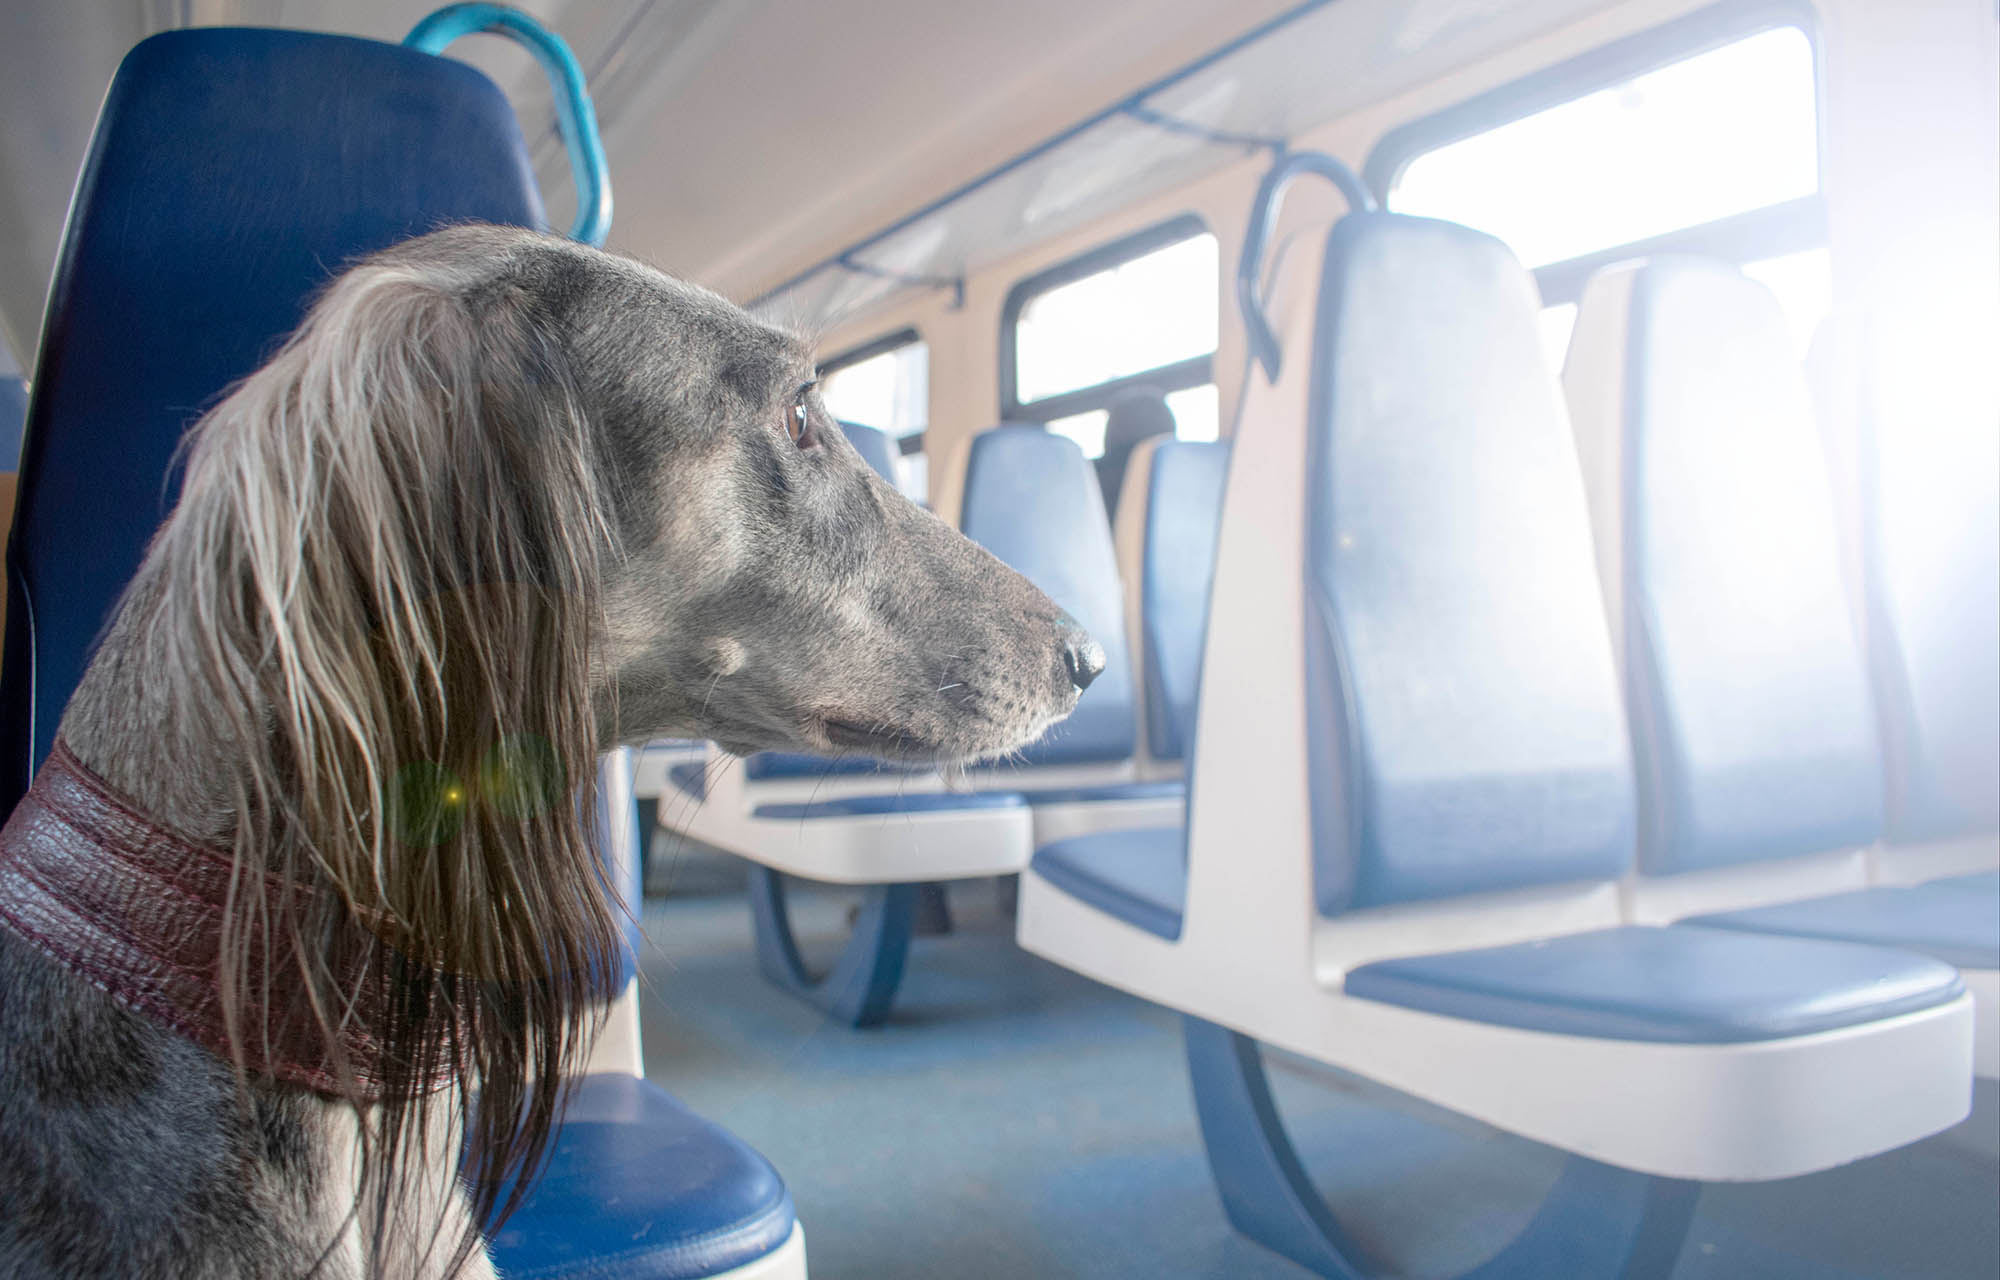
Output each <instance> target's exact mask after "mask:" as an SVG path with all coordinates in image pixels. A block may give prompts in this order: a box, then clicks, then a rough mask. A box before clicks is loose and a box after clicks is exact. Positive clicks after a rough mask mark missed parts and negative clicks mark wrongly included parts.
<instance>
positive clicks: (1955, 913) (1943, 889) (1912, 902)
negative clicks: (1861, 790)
mask: <svg viewBox="0 0 2000 1280" xmlns="http://www.w3.org/2000/svg"><path fill="white" fill-rule="evenodd" d="M1966 879H1968V880H1970V879H1974V877H1969V876H1968V877H1966ZM1691 923H1694V924H1703V925H1708V926H1710V927H1712V928H1718V929H1746V930H1749V931H1751V932H1753V933H1778V934H1789V935H1791V936H1793V937H1800V938H1834V939H1838V940H1840V941H1844V942H1870V943H1874V944H1876V945H1877V946H1884V947H1903V948H1905V949H1907V950H1910V951H1921V952H1923V953H1924V954H1925V955H1927V956H1935V957H1936V958H1938V959H1939V960H1942V961H1944V962H1945V963H1946V964H1952V965H1957V966H1958V967H1959V968H1961V969H2000V892H1996V891H1994V890H1991V889H1989V890H1988V891H1987V892H1985V893H1981V892H1979V891H1978V889H1977V888H1976V887H1975V888H1970V889H1968V888H1963V887H1960V886H1958V885H1955V884H1952V883H1951V882H1949V881H1946V882H1942V883H1935V884H1923V885H1917V886H1915V887H1912V888H1897V887H1894V886H1889V885H1880V886H1876V887H1875V888H1871V889H1857V890H1855V891H1854V892H1852V893H1839V894H1834V895H1832V896H1830V897H1825V898H1812V899H1809V900H1807V901H1805V902H1786V903H1781V904H1779V905H1778V906H1775V907H1757V908H1754V909H1752V910H1749V911H1727V912H1722V913H1720V914H1717V915H1711V916H1702V917H1699V918H1698V919H1696V920H1694V921H1692V922H1691Z"/></svg>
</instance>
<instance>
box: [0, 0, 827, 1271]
mask: <svg viewBox="0 0 2000 1280" xmlns="http://www.w3.org/2000/svg"><path fill="white" fill-rule="evenodd" d="M462 221H487V222H495V223H502V224H513V225H520V226H532V227H539V226H541V225H542V221H543V218H542V204H541V199H540V197H539V195H538V193H537V191H536V189H535V185H534V180H533V173H532V167H531V165H530V164H529V161H528V156H527V151H526V148H525V146H524V145H523V142H522V138H521V133H520V127H519V125H518V123H517V122H516V120H515V118H514V112H513V109H512V108H511V107H510V106H509V105H508V102H507V100H506V98H505V97H504V96H503V95H502V94H501V93H500V91H499V90H498V89H497V88H496V87H495V86H494V85H493V84H492V83H491V82H490V81H489V80H487V79H486V78H485V77H484V76H483V75H481V74H480V73H479V72H477V71H475V70H474V69H473V68H471V67H469V66H466V65H464V64H462V63H459V62H455V61H451V60H448V59H445V58H441V57H435V56H432V55H430V54H424V53H418V52H414V51H411V50H408V49H404V48H400V47H398V46H394V45H387V44H380V43H377V42H374V41H368V40H357V39H350V38H347V37H342V36H326V35H316V34H312V33H307V32H299V31H276V30H269V31H267V30H239V29H228V28H206V29H197V30H182V31H173V32H168V33H166V34H163V35H159V36H155V37H153V38H151V39H149V40H146V41H144V42H143V43H141V44H140V45H138V46H137V47H136V48H134V49H133V50H132V51H131V52H130V53H129V54H128V55H127V56H126V58H125V61H124V63H123V64H122V65H121V66H120V68H119V71H118V74H117V78H116V79H115V80H114V81H113V82H112V85H111V88H110V90H109V92H108V94H107V95H106V98H105V101H104V106H103V109H102V111H101V112H100V115H99V118H98V124H97V132H96V135H95V137H94V139H93V141H92V144H91V151H90V155H89V158H88V160H87V162H86V164H85V166H84V170H83V176H82V179H81V180H80V182H79V185H78V187H77V191H76V194H75V198H74V200H73V201H72V204H71V212H70V221H69V226H68V228H67V230H66V232H65V236H64V240H63V246H62V251H61V256H60V258H59V260H58V264H57V270H56V274H55V278H54V281H53V283H52V285H51V294H50V299H49V307H48V322H47V326H46V333H45V337H44V341H43V345H42V351H41V353H40V364H39V367H38V369H37V371H36V375H35V382H34V387H35V394H34V398H33V404H32V406H31V408H30V411H29V416H28V422H27V430H26V440H25V444H24V448H23V450H22V458H21V477H20V484H21V497H20V503H19V506H18V509H17V511H16V515H15V523H14V532H13V538H12V541H11V543H10V545H9V546H8V550H7V557H8V566H9V569H10V573H9V584H8V585H9V592H10V596H9V608H8V611H7V634H6V661H5V670H4V675H3V676H0V811H4V810H9V809H11V808H12V806H13V805H14V804H15V803H16V802H17V801H18V800H19V798H20V795H21V793H22V791H23V790H24V789H25V787H26V785H27V783H28V781H29V778H30V777H31V775H32V774H33V771H34V769H35V767H36V766H37V765H38V764H39V762H40V761H41V760H42V758H43V757H44V756H45V755H46V753H47V752H48V750H49V747H50V744H51V742H52V740H53V737H54V733H55V729H56V725H57V722H58V720H59V718H60V715H61V712H62V709H63V706H64V705H65V703H66V702H67V701H68V699H69V696H70V693H71V691H72V690H73V688H74V687H75V684H76V681H77V679H78V678H79V676H80V675H81V673H82V671H83V669H84V667H85V665H86V664H87V662H88V660H89V656H90V650H91V648H92V646H93V643H94V640H95V637H96V635H97V633H98V631H99V629H100V628H101V627H102V626H103V624H104V622H105V620H106V619H107V617H108V615H109V614H110V611H111V610H112V608H113V606H114V605H115V603H116V601H117V598H118V595H119V593H120V592H121V591H122V589H123V588H124V585H125V583H126V581H127V580H128V579H129V578H130V577H131V575H132V573H133V571H134V570H135V569H136V567H137V566H138V563H139V560H140V558H141V555H142V553H143V551H144V549H145V546H146V544H147V542H148V541H149V540H150V539H151V537H152V536H153V533H154V531H155V529H156V528H157V527H158V525H159V523H160V521H161V519H162V518H163V517H164V516H165V515H166V513H167V511H168V510H169V509H171V507H172V505H173V503H174V501H175V499H176V497H177V496H178V492H179V480H180V477H179V473H178V470H177V469H176V468H175V467H174V465H173V464H174V461H175V451H176V450H177V449H178V447H179V446H180V443H181V437H182V434H183V432H184V431H185V430H186V428H187V427H188V426H189V425H191V424H192V422H193V421H194V420H195V418H196V417H198V416H199V413H200V412H201V410H202V409H203V408H204V407H205V406H207V405H210V404H212V403H214V402H215V401H216V399H217V398H218V397H220V396H221V394H222V393H223V392H224V391H225V390H226V389H227V388H228V387H229V385H230V384H232V383H234V382H235V381H237V380H239V379H240V378H242V377H243V376H245V375H246V374H248V373H250V372H251V371H252V370H254V369H255V368H256V367H257V366H258V365H259V364H260V363H262V362H263V361H264V360H265V359H266V358H267V357H268V356H269V355H270V354H271V353H272V352H273V351H274V350H275V349H276V347H277V345H278V344H279V343H280V342H281V341H282V340H283V338H284V336H285V335H286V334H287V333H289V332H290V331H291V330H292V329H293V328H294V327H295V326H296V325H297V323H298V321H299V320H300V318H301V317H302V316H303V315H304V314H305V311H306V309H307V307H308V306H309V305H310V302H311V300H312V298H313V296H314V295H315V294H316V293H317V292H318V291H319V290H320V289H321V288H322V287H323V286H324V285H325V284H326V283H327V281H328V280H330V279H331V278H332V277H333V275H334V274H335V273H336V272H338V271H339V270H340V269H341V267H342V265H343V264H345V263H348V262H351V261H353V260H354V259H356V258H358V257H360V256H362V255H364V254H367V253H370V252H372V251H374V250H377V249H381V248H384V247H386V246H388V245H391V244H394V243H396V242H398V241H400V240H404V239H406V238H408V237H410V236H413V235H417V234H420V233H423V232H425V231H429V230H432V229H434V228H435V227H437V226H439V225H441V224H444V223H449V222H462ZM606 771H608V772H615V767H614V766H612V765H607V766H606ZM601 777H602V775H601ZM609 794H610V793H609V792H608V791H607V790H606V789H605V788H604V787H602V786H601V787H600V790H599V793H598V795H599V804H600V814H599V821H600V822H604V821H606V813H605V811H604V810H603V806H605V805H607V804H608V803H610V801H609V799H608V796H609ZM621 794H623V795H624V799H625V800H626V801H629V793H621ZM612 830H614V828H611V827H607V828H605V829H604V831H603V832H602V833H601V839H600V841H599V846H600V850H601V852H602V853H603V855H604V857H605V859H606V862H607V865H609V866H611V867H613V868H615V869H616V873H617V874H618V875H619V876H620V878H621V882H623V878H624V877H627V876H630V875H631V874H632V873H633V871H634V870H635V869H636V866H637V859H636V856H633V850H632V849H631V848H630V841H631V833H632V828H631V825H630V824H622V825H619V826H617V827H616V828H615V830H616V831H617V832H619V833H620V834H617V835H615V836H614V835H612V834H610V832H611V831H612ZM623 887H624V890H625V892H627V893H628V895H629V894H632V893H634V892H635V886H634V885H632V884H630V883H624V884H623ZM626 942H627V945H626V948H625V952H626V954H625V971H626V975H627V984H626V987H627V997H628V998H630V996H631V991H632V983H633V981H635V979H633V977H632V972H633V964H634V961H635V957H636V950H637V945H638V939H637V931H636V920H635V919H634V920H632V921H631V922H630V923H628V933H627V940H626ZM634 1045H635V1046H636V1032H635V1036H634ZM633 1052H634V1055H635V1056H636V1047H635V1048H634V1050H633ZM568 1120H569V1123H566V1124H565V1126H564V1127H563V1128H561V1129H559V1130H558V1132H557V1134H556V1136H555V1139H554V1144H555V1154H554V1157H553V1159H552V1163H551V1165H550V1170H549V1176H548V1178H546V1179H545V1180H544V1181H542V1182H540V1183H539V1184H538V1185H537V1186H536V1187H535V1188H534V1189H533V1190H532V1191H531V1192H530V1194H529V1196H528V1198H527V1201H526V1204H525V1207H524V1208H523V1209H522V1210H521V1211H520V1213H519V1214H517V1215H516V1216H515V1217H514V1218H512V1219H511V1220H510V1221H509V1222H508V1223H507V1224H506V1225H505V1228H504V1231H503V1233H502V1237H501V1238H500V1239H499V1240H497V1241H496V1242H495V1250H494V1252H495V1255H496V1258H497V1260H498V1262H499V1265H500V1269H501V1271H502V1272H503V1273H504V1274H508V1275H527V1274H532V1275H535V1276H540V1277H555V1276H591V1277H600V1278H604V1280H612V1278H623V1277H647V1278H650V1280H689V1278H692V1277H697V1276H700V1277H707V1276H713V1275H716V1274H718V1273H719V1272H722V1271H725V1270H728V1269H730V1268H733V1267H739V1266H741V1265H744V1264H746V1263H749V1262H753V1261H755V1260H757V1259H762V1258H768V1257H770V1256H772V1255H773V1254H774V1253H776V1252H777V1251H778V1250H780V1249H782V1248H785V1247H786V1246H787V1245H788V1242H790V1247H791V1248H792V1250H793V1251H794V1254H795V1255H797V1256H798V1257H799V1259H800V1260H798V1261H797V1262H796V1263H795V1264H794V1265H791V1266H790V1267H789V1268H788V1269H785V1270H782V1271H778V1272H769V1273H770V1274H774V1275H776V1274H782V1275H786V1276H797V1275H801V1274H803V1261H802V1252H801V1251H802V1247H803V1246H802V1243H800V1242H799V1237H798V1236H797V1235H796V1234H795V1232H796V1224H795V1223H794V1222H793V1220H792V1211H791V1205H790V1201H789V1200H788V1199H787V1198H786V1196H785V1192H784V1187H783V1184H782V1183H781V1182H779V1180H778V1178H777V1176H776V1174H774V1173H773V1172H772V1170H771V1168H770V1166H769V1165H768V1164H766V1163H764V1161H763V1160H762V1159H761V1158H760V1157H758V1156H756V1155H755V1153H754V1152H751V1151H750V1150H749V1149H748V1148H746V1147H744V1146H742V1144H741V1143H738V1142H736V1141H735V1140H734V1139H731V1138H729V1137H728V1135H727V1134H724V1133H723V1132H722V1131H721V1130H719V1129H717V1128H715V1127H714V1126H712V1125H706V1124H704V1123H703V1122H701V1121H699V1120H698V1119H696V1118H695V1117H693V1116H691V1115H690V1114H689V1113H687V1112H686V1111H685V1110H684V1109H683V1108H681V1107H680V1106H679V1104H677V1103H675V1102H674V1101H673V1100H672V1099H671V1098H669V1097H667V1096H666V1095H665V1094H664V1093H662V1092H661V1091H660V1090H659V1089H657V1088H656V1087H654V1086H652V1085H649V1084H647V1083H646V1082H645V1081H643V1080H641V1079H639V1078H637V1077H635V1076H632V1075H629V1074H623V1075H621V1074H616V1073H606V1074H601V1075H597V1076H593V1077H591V1078H590V1079H589V1080H588V1081H587V1082H585V1084H584V1085H583V1086H582V1088H581V1089H580V1091H579V1093H578V1097H577V1102H576V1105H575V1107H574V1108H573V1109H572V1111H571V1112H570V1113H569V1117H568ZM767 1270H768V1269H767Z"/></svg>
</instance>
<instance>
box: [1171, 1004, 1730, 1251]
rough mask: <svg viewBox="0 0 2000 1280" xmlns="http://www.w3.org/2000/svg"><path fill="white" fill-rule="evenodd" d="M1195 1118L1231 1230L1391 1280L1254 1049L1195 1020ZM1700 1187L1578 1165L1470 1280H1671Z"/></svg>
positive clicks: (1574, 1159) (1191, 1051) (1190, 1022)
mask: <svg viewBox="0 0 2000 1280" xmlns="http://www.w3.org/2000/svg"><path fill="white" fill-rule="evenodd" d="M1186 1033H1187V1054H1188V1071H1189V1074H1190V1076H1191V1077H1192V1079H1193V1083H1194V1097H1195V1109H1196V1111H1197V1112H1198V1113H1199V1115H1200V1118H1201V1136H1202V1141H1203V1143H1204V1144H1205V1145H1206V1147H1207V1148H1208V1163H1209V1168H1210V1169H1211V1170H1213V1171H1214V1174H1215V1182H1216V1186H1217V1188H1218V1189H1219V1190H1220V1191H1221V1193H1222V1205H1223V1209H1224V1211H1225V1212H1226V1213H1227V1214H1228V1215H1229V1221H1230V1222H1231V1224H1233V1225H1234V1226H1235V1227H1236V1229H1237V1230H1238V1231H1241V1232H1242V1233H1243V1234H1244V1235H1246V1236H1249V1237H1250V1238H1251V1239H1252V1240H1255V1241H1257V1242H1258V1243H1259V1244H1262V1245H1264V1246H1265V1247H1266V1248H1269V1249H1272V1250H1275V1251H1276V1252H1278V1253H1281V1254H1283V1255H1284V1256H1285V1257H1287V1258H1290V1259H1291V1260H1292V1261H1294V1262H1296V1263H1298V1264H1299V1265H1300V1266H1303V1267H1306V1268H1307V1269H1309V1270H1311V1271H1313V1272H1314V1273H1316V1274H1318V1275H1322V1276H1327V1277H1330V1278H1331V1280H1375V1278H1376V1277H1380V1276H1383V1275H1386V1274H1389V1272H1388V1271H1387V1269H1386V1268H1385V1267H1384V1266H1383V1265H1382V1264H1381V1262H1380V1261H1379V1260H1378V1259H1376V1258H1374V1257H1371V1256H1370V1255H1369V1253H1368V1251H1367V1250H1365V1249H1363V1248H1361V1247H1360V1246H1359V1245H1358V1244H1357V1243H1356V1242H1355V1241H1354V1240H1353V1239H1352V1238H1350V1237H1349V1236H1348V1235H1347V1234H1346V1233H1345V1232H1344V1231H1342V1230H1341V1227H1340V1223H1339V1221H1338V1220H1337V1219H1336V1218H1335V1217H1334V1214H1333V1210H1332V1208H1331V1207H1330V1206H1328V1204H1327V1203H1326V1200H1325V1199H1324V1198H1323V1197H1322V1196H1321V1195H1320V1194H1319V1192H1318V1191H1316V1190H1314V1188H1313V1185H1312V1182H1311V1181H1310V1180H1309V1179H1308V1178H1307V1177H1306V1173H1305V1168H1304V1166H1302V1165H1301V1164H1300V1163H1299V1157H1298V1153H1297V1152H1296V1151H1295V1150H1294V1149H1293V1147H1292V1143H1291V1139H1290V1137H1289V1136H1287V1134H1286V1133H1285V1125H1284V1120H1283V1119H1282V1117H1280V1116H1279V1115H1278V1109H1277V1104H1276V1102H1275V1100H1274V1099H1273V1098H1272V1097H1271V1086H1270V1081H1269V1079H1268V1078H1267V1077H1266V1076H1265V1074H1264V1058H1263V1054H1262V1052H1261V1050H1260V1049H1259V1047H1258V1044H1257V1042H1256V1041H1255V1040H1253V1039H1251V1038H1250V1037H1248V1036H1245V1035H1242V1034H1240V1033H1238V1032H1235V1031H1231V1030H1229V1029H1227V1028H1225V1027H1220V1026H1217V1025H1216V1024H1214V1023H1212V1022H1207V1021H1204V1020H1202V1019H1200V1018H1193V1017H1190V1018H1187V1019H1186ZM1699 1192H1700V1184H1698V1183H1693V1182H1684V1181H1680V1180H1678V1179H1673V1178H1656V1177H1652V1176H1650V1175H1647V1174H1642V1173H1634V1172H1632V1171H1631V1170H1628V1169H1619V1168H1615V1167H1613V1166H1611V1165H1607V1164H1600V1163H1598V1162H1597V1161H1595V1160H1587V1159H1584V1158H1583V1157H1581V1156H1571V1157H1570V1160H1569V1163H1568V1165H1567V1166H1565V1167H1564V1169H1563V1172H1562V1176H1561V1177H1560V1178H1559V1179H1558V1180H1557V1182H1556V1184H1555V1186H1554V1187H1552V1188H1551V1189H1550V1191H1549V1195H1548V1198H1547V1199H1546V1200H1544V1201H1543V1202H1542V1206H1541V1208H1540V1209H1539V1210H1537V1211H1536V1213H1535V1216H1534V1218H1533V1219H1532V1220H1530V1221H1529V1223H1528V1224H1527V1226H1525V1227H1524V1228H1522V1230H1521V1232H1520V1234H1519V1235H1517V1236H1515V1237H1514V1239H1512V1240H1511V1241H1509V1242H1508V1243H1507V1244H1506V1246H1505V1247H1503V1248H1502V1249H1501V1250H1500V1252H1499V1253H1498V1254H1496V1255H1494V1256H1493V1257H1492V1258H1490V1259H1488V1260H1487V1261H1486V1262H1484V1263H1481V1264H1480V1265H1479V1266H1477V1267H1474V1268H1473V1269H1472V1270H1471V1271H1469V1272H1467V1273H1466V1276H1467V1280H1503V1278H1519V1280H1528V1278H1530V1277H1546V1276H1574V1277H1578V1280H1595V1278H1597V1277H1605V1278H1607V1280H1610V1278H1615V1280H1647V1278H1663V1277H1665V1276H1667V1275H1668V1274H1669V1273H1670V1272H1671V1271H1672V1270H1673V1267H1674V1262H1675V1260H1676V1259H1677V1258H1678V1257H1679V1256H1680V1251H1681V1244H1682V1242H1683V1241H1684V1240H1685V1239H1686V1236H1687V1231H1688V1226H1689V1224H1690V1222H1691V1221H1692V1220H1693V1217H1694V1205H1695V1198H1696V1196H1697V1195H1698V1194H1699Z"/></svg>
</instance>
